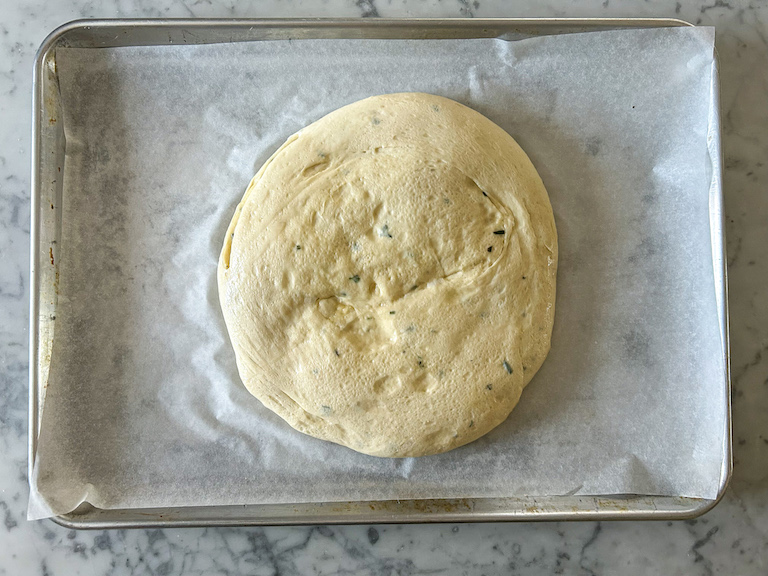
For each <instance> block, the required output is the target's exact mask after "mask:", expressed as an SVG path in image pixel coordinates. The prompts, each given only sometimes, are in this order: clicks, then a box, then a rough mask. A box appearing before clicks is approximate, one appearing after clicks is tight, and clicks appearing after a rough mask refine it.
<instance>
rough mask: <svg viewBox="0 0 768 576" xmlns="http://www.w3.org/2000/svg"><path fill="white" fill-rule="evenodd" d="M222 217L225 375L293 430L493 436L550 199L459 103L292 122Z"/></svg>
mask: <svg viewBox="0 0 768 576" xmlns="http://www.w3.org/2000/svg"><path fill="white" fill-rule="evenodd" d="M438 109H439V112H438ZM374 119H375V120H377V121H378V124H376V123H375V122H374ZM376 151H378V153H376ZM324 156H325V157H324ZM308 167H309V168H310V169H308ZM446 200H447V202H446ZM234 224H237V226H236V229H235V225H234ZM234 224H233V225H232V226H231V227H230V228H228V231H229V233H232V232H235V233H236V236H237V240H238V241H237V242H233V241H232V239H231V238H230V236H229V234H227V235H226V237H225V235H224V234H222V240H224V241H225V242H224V246H223V249H222V257H221V259H220V261H219V270H218V283H219V291H218V293H219V297H220V298H221V303H222V311H223V313H224V318H225V320H226V323H227V328H228V330H229V334H230V337H231V340H232V344H233V347H234V348H235V353H236V355H237V360H238V368H239V369H240V373H241V377H242V379H243V383H244V384H245V386H246V387H247V388H248V390H249V391H250V392H251V393H252V394H253V395H254V396H256V397H257V398H259V399H262V400H263V401H264V403H265V405H267V406H269V407H270V408H271V409H273V410H274V411H275V412H276V413H277V414H278V415H279V416H281V417H282V418H284V419H285V420H286V421H287V422H288V423H290V424H291V425H293V426H294V427H295V428H297V429H298V430H300V431H301V432H303V433H306V434H309V435H312V436H315V437H317V438H322V439H324V440H328V441H331V442H336V443H339V444H342V445H345V446H348V447H350V448H352V449H354V450H357V451H360V452H363V453H366V454H371V455H374V456H384V457H397V458H400V457H408V456H423V455H428V454H437V453H440V452H445V451H447V450H451V449H453V448H456V447H458V446H462V445H464V444H467V443H468V442H470V441H472V440H475V439H476V438H478V437H480V436H482V435H483V434H486V433H488V432H489V431H490V430H491V429H493V428H494V427H495V426H497V425H499V424H500V423H501V422H502V421H503V420H504V419H505V418H506V416H507V415H508V414H509V412H510V411H511V410H512V409H513V408H514V406H515V404H516V403H517V401H518V398H519V397H520V394H521V391H522V390H523V388H524V387H525V385H526V384H527V383H528V381H529V380H530V379H531V377H533V375H534V374H535V373H536V371H537V370H538V368H539V366H540V365H541V363H542V362H543V361H544V357H545V356H546V354H547V351H548V349H549V340H550V335H551V330H552V323H553V316H554V305H555V279H556V268H557V236H556V231H555V223H554V218H553V216H552V212H551V209H550V206H549V202H548V198H547V194H546V190H545V189H544V187H543V185H542V182H541V179H540V178H539V177H538V175H537V174H536V171H535V169H534V167H533V166H532V164H531V163H530V161H529V160H528V158H527V157H526V156H525V153H524V152H523V151H522V150H521V149H520V147H519V146H518V145H517V144H516V143H515V141H514V140H513V139H512V138H511V137H510V136H509V135H508V134H507V133H506V132H504V130H503V129H501V128H500V127H498V126H496V125H495V124H493V123H492V122H491V121H490V120H488V119H487V118H484V117H483V116H482V115H480V114H478V113H477V112H475V111H473V110H470V109H468V108H466V107H465V106H462V105H461V104H459V103H457V102H453V101H451V100H448V99H445V98H441V97H438V96H431V95H427V94H390V95H384V96H377V97H374V98H370V99H367V100H364V101H361V102H357V103H355V104H352V105H350V106H349V107H345V108H343V109H341V110H338V111H336V112H333V113H331V114H330V115H328V116H326V117H325V118H323V119H321V120H319V121H318V122H316V123H314V124H312V125H311V126H307V127H305V128H303V129H302V130H301V132H300V133H299V134H298V135H296V136H293V137H291V138H289V140H288V141H287V142H286V144H285V145H283V146H282V147H281V148H280V149H279V150H278V151H277V152H276V153H275V154H274V155H273V156H272V158H270V160H269V161H268V162H267V163H266V165H265V167H264V169H262V170H260V171H259V173H258V174H257V176H256V177H254V179H253V180H252V181H251V184H250V185H249V187H248V190H247V191H246V194H245V196H244V198H243V201H242V202H241V204H240V206H239V208H238V210H237V214H236V216H235V222H234ZM494 232H496V234H494ZM502 232H503V235H502ZM489 248H491V250H490V252H489V251H488V249H489ZM230 251H231V267H229V264H230V259H229V256H230ZM291 254H294V257H290V255H291ZM523 274H524V275H525V277H526V279H522V275H523ZM356 278H359V281H356ZM524 311H525V312H526V314H527V316H526V317H525V318H523V317H522V313H523V312H524ZM395 315H396V316H395ZM504 362H506V363H507V365H508V366H509V368H510V369H512V368H516V369H515V370H514V371H513V373H510V372H508V371H507V367H506V366H504ZM523 363H525V365H526V366H527V371H525V372H524V371H523V370H522V364H523ZM500 369H501V370H500ZM276 400H277V401H276ZM470 425H471V426H470ZM297 434H298V433H297ZM297 442H298V443H299V444H301V439H298V440H297ZM470 451H471V449H470Z"/></svg>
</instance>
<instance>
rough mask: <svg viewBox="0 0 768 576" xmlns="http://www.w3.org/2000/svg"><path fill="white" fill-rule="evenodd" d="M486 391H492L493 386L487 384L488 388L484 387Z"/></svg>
mask: <svg viewBox="0 0 768 576" xmlns="http://www.w3.org/2000/svg"><path fill="white" fill-rule="evenodd" d="M485 389H486V390H493V384H488V386H486V387H485Z"/></svg>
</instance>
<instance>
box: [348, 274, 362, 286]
mask: <svg viewBox="0 0 768 576" xmlns="http://www.w3.org/2000/svg"><path fill="white" fill-rule="evenodd" d="M349 279H350V280H352V282H354V283H355V284H357V283H358V282H360V276H358V275H357V274H355V275H354V276H350V277H349Z"/></svg>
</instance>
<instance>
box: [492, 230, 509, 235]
mask: <svg viewBox="0 0 768 576" xmlns="http://www.w3.org/2000/svg"><path fill="white" fill-rule="evenodd" d="M493 233H494V234H496V235H497V236H503V235H504V234H506V231H504V230H494V231H493Z"/></svg>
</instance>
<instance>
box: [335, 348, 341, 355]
mask: <svg viewBox="0 0 768 576" xmlns="http://www.w3.org/2000/svg"><path fill="white" fill-rule="evenodd" d="M333 352H334V354H336V356H341V354H339V350H338V348H334V349H333Z"/></svg>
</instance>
